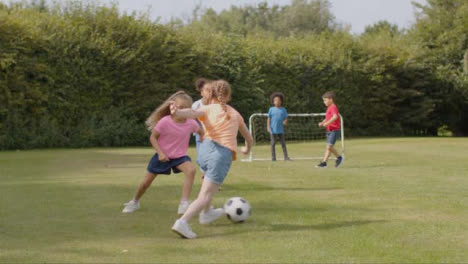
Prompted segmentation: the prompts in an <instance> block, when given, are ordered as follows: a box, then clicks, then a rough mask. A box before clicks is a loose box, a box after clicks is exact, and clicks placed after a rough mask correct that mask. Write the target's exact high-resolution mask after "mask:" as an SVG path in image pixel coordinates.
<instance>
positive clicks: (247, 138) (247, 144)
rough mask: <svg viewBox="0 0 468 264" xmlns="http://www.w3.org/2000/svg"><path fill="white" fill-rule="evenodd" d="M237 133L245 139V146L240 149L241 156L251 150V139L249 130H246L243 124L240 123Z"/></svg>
mask: <svg viewBox="0 0 468 264" xmlns="http://www.w3.org/2000/svg"><path fill="white" fill-rule="evenodd" d="M239 132H240V133H241V135H242V137H244V139H245V146H244V147H242V148H241V152H242V153H243V154H248V153H249V152H250V149H251V148H252V144H253V137H252V135H251V134H250V132H249V129H248V128H247V126H246V125H245V123H242V125H241V126H240V127H239Z"/></svg>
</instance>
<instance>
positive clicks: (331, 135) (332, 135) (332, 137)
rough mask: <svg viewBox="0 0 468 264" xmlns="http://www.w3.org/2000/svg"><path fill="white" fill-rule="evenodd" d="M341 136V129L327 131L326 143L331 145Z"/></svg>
mask: <svg viewBox="0 0 468 264" xmlns="http://www.w3.org/2000/svg"><path fill="white" fill-rule="evenodd" d="M340 137H341V130H339V129H338V130H333V131H328V132H327V145H329V146H333V145H335V143H336V140H337V139H338V138H340Z"/></svg>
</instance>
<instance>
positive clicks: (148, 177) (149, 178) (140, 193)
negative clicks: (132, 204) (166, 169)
mask: <svg viewBox="0 0 468 264" xmlns="http://www.w3.org/2000/svg"><path fill="white" fill-rule="evenodd" d="M156 176H158V175H157V174H153V173H151V172H149V171H147V172H146V174H145V178H144V179H143V181H142V182H141V183H140V186H138V189H137V191H136V193H135V197H133V200H135V201H138V200H140V198H141V197H142V196H143V194H145V192H146V190H147V189H148V188H149V187H150V186H151V183H152V182H153V180H154V179H155V178H156Z"/></svg>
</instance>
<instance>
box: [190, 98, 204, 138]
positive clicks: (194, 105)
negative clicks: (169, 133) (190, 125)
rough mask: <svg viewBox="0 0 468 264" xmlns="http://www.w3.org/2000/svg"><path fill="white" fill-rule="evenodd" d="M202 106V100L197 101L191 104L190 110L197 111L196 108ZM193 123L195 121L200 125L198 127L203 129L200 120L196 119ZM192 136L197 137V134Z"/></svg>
mask: <svg viewBox="0 0 468 264" xmlns="http://www.w3.org/2000/svg"><path fill="white" fill-rule="evenodd" d="M202 106H204V104H203V102H202V99H199V100H197V101H195V102H193V104H192V110H197V109H198V108H200V107H202ZM195 121H197V123H198V125H200V127H203V126H202V124H201V122H200V120H198V119H195ZM193 135H194V136H197V135H198V134H197V133H193Z"/></svg>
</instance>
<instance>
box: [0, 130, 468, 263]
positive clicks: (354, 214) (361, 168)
mask: <svg viewBox="0 0 468 264" xmlns="http://www.w3.org/2000/svg"><path fill="white" fill-rule="evenodd" d="M320 146H322V147H320V153H315V154H319V155H320V154H321V153H322V151H323V147H324V144H322V143H320ZM289 147H290V153H291V156H294V155H293V154H294V153H295V151H297V152H300V151H304V150H307V149H309V147H310V148H312V146H308V145H305V144H302V145H301V144H291V145H290V146H289ZM296 149H297V150H296ZM277 151H278V154H281V150H280V149H279V148H278V150H277ZM260 152H268V148H267V147H261V150H260ZM151 154H152V151H151V149H150V148H120V149H83V150H40V151H20V152H0V262H1V263H4V262H9V263H12V262H20V263H28V262H29V263H31V262H34V263H38V262H41V263H44V262H56V263H57V262H59V263H65V262H73V263H83V262H93V263H96V262H106V263H109V262H112V263H115V262H118V263H135V262H146V263H148V262H151V263H167V262H171V263H299V262H301V263H304V262H307V263H310V262H327V263H330V262H355V263H358V262H373V263H375V262H385V263H388V262H406V263H408V262H411V263H415V262H419V263H421V262H425V263H428V262H430V263H433V262H467V261H468V162H467V157H468V140H467V139H466V138H396V139H359V140H348V141H347V160H346V161H345V164H344V166H343V167H342V168H339V169H335V168H328V169H321V170H319V169H315V168H314V165H315V164H316V161H313V162H312V161H293V162H289V163H288V162H282V161H278V162H276V163H271V162H252V163H243V162H235V163H234V165H233V167H232V169H231V172H230V174H229V176H228V178H227V180H226V182H225V185H224V186H223V189H222V191H221V192H220V193H219V194H218V195H217V196H216V197H215V199H214V204H215V205H221V204H223V203H224V201H225V200H226V199H227V198H229V197H232V196H242V197H244V198H246V199H247V200H249V201H250V203H251V204H252V207H253V214H252V216H251V218H250V219H249V220H248V221H247V222H246V223H243V224H231V223H230V222H229V221H228V220H227V219H225V218H223V219H221V220H218V221H217V222H215V223H213V224H212V225H209V226H202V225H199V224H198V223H197V222H196V219H194V221H192V228H193V229H194V231H195V232H197V233H198V235H199V238H198V239H195V240H183V239H180V238H179V237H177V236H176V235H175V234H173V233H172V232H171V231H170V227H171V225H172V223H173V222H174V220H175V219H176V215H175V212H176V210H177V204H178V200H179V195H180V188H181V183H182V180H183V177H182V176H181V175H171V176H162V177H160V178H157V179H156V180H155V182H154V183H153V186H152V187H151V188H150V189H149V190H148V192H147V194H146V195H145V196H144V197H143V199H142V201H141V205H142V208H141V209H140V210H139V211H137V212H136V213H134V214H130V215H124V214H122V213H121V210H122V203H124V202H126V201H128V200H129V199H130V198H131V197H132V195H133V193H134V191H135V189H136V187H137V184H139V182H140V181H141V179H142V177H143V174H144V172H145V168H146V164H147V161H148V160H149V158H150V157H151ZM190 154H191V155H193V154H194V151H193V149H191V150H190ZM280 156H281V155H280ZM199 184H200V179H199V175H197V180H196V185H195V186H194V191H193V195H192V196H195V195H196V194H197V193H198V190H199Z"/></svg>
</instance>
